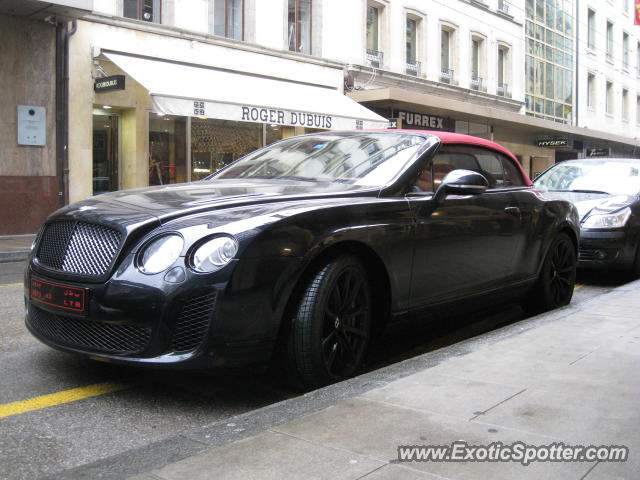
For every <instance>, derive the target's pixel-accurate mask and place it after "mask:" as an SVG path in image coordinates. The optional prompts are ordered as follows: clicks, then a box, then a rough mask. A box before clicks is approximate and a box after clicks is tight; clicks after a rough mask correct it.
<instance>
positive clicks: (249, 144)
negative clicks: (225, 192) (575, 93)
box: [190, 118, 264, 180]
mask: <svg viewBox="0 0 640 480" xmlns="http://www.w3.org/2000/svg"><path fill="white" fill-rule="evenodd" d="M263 144H264V128H263V124H261V123H247V122H232V121H228V120H216V119H211V118H206V119H201V118H192V119H191V166H190V168H191V180H200V179H202V178H204V177H206V176H207V175H211V174H212V173H214V172H216V171H218V170H220V169H221V168H223V167H225V166H226V165H228V164H230V163H231V162H233V161H234V160H237V159H238V158H240V157H242V156H243V155H246V154H247V153H250V152H252V151H254V150H256V149H258V148H260V147H262V145H263Z"/></svg>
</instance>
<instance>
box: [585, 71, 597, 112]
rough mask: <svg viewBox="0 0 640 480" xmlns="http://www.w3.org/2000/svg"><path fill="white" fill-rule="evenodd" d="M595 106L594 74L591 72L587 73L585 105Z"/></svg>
mask: <svg viewBox="0 0 640 480" xmlns="http://www.w3.org/2000/svg"><path fill="white" fill-rule="evenodd" d="M595 106H596V76H595V75H594V74H593V73H589V74H587V107H589V108H595Z"/></svg>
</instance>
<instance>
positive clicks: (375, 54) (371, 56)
mask: <svg viewBox="0 0 640 480" xmlns="http://www.w3.org/2000/svg"><path fill="white" fill-rule="evenodd" d="M383 57H384V54H383V53H382V52H379V51H377V50H370V49H368V48H367V54H366V59H367V64H368V65H369V66H370V67H374V68H380V66H381V65H382V59H383Z"/></svg>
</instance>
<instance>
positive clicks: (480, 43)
mask: <svg viewBox="0 0 640 480" xmlns="http://www.w3.org/2000/svg"><path fill="white" fill-rule="evenodd" d="M484 65H485V60H484V39H483V38H482V37H479V36H475V35H474V36H473V37H471V78H470V86H471V88H472V89H473V90H481V91H485V84H484V81H485V80H484V77H485V71H484Z"/></svg>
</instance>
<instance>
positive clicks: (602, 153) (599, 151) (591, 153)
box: [586, 147, 611, 157]
mask: <svg viewBox="0 0 640 480" xmlns="http://www.w3.org/2000/svg"><path fill="white" fill-rule="evenodd" d="M586 153H587V157H608V156H609V155H611V153H610V150H609V148H608V147H596V148H587V152H586Z"/></svg>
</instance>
